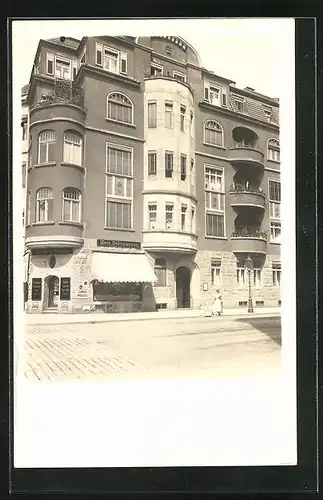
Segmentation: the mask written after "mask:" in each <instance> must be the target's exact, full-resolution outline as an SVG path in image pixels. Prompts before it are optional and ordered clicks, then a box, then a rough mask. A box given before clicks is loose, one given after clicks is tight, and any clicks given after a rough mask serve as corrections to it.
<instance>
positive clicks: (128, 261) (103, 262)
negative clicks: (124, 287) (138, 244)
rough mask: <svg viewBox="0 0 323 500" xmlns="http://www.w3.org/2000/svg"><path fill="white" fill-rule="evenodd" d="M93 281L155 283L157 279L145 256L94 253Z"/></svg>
mask: <svg viewBox="0 0 323 500" xmlns="http://www.w3.org/2000/svg"><path fill="white" fill-rule="evenodd" d="M92 280H97V281H104V282H106V283H120V282H136V283H154V282H156V281H157V278H156V275H155V273H154V271H153V269H152V267H151V266H150V264H149V262H148V259H147V257H146V256H145V255H144V254H138V253H137V254H136V253H110V252H94V253H93V255H92Z"/></svg>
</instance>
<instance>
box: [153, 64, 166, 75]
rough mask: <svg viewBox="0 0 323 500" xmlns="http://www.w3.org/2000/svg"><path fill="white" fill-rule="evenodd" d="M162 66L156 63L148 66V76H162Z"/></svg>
mask: <svg viewBox="0 0 323 500" xmlns="http://www.w3.org/2000/svg"><path fill="white" fill-rule="evenodd" d="M163 70H164V68H163V66H161V65H160V64H157V63H151V64H150V76H162V74H163Z"/></svg>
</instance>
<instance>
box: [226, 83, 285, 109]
mask: <svg viewBox="0 0 323 500" xmlns="http://www.w3.org/2000/svg"><path fill="white" fill-rule="evenodd" d="M230 92H232V94H237V95H242V96H244V97H249V98H250V99H254V100H255V101H260V102H262V103H264V104H267V105H269V106H272V107H275V108H277V109H279V101H277V100H276V99H273V98H272V97H268V96H266V95H264V94H258V92H255V91H250V90H246V89H239V88H237V87H230Z"/></svg>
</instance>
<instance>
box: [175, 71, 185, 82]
mask: <svg viewBox="0 0 323 500" xmlns="http://www.w3.org/2000/svg"><path fill="white" fill-rule="evenodd" d="M173 78H175V80H178V81H179V82H186V75H185V74H184V73H180V72H179V71H173Z"/></svg>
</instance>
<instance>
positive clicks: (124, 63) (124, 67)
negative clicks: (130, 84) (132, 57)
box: [120, 52, 128, 75]
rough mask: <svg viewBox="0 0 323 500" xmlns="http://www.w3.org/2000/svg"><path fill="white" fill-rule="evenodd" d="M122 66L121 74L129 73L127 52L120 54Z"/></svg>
mask: <svg viewBox="0 0 323 500" xmlns="http://www.w3.org/2000/svg"><path fill="white" fill-rule="evenodd" d="M120 59H121V65H120V73H124V74H125V75H126V74H127V72H128V57H127V54H126V53H125V52H121V54H120Z"/></svg>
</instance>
